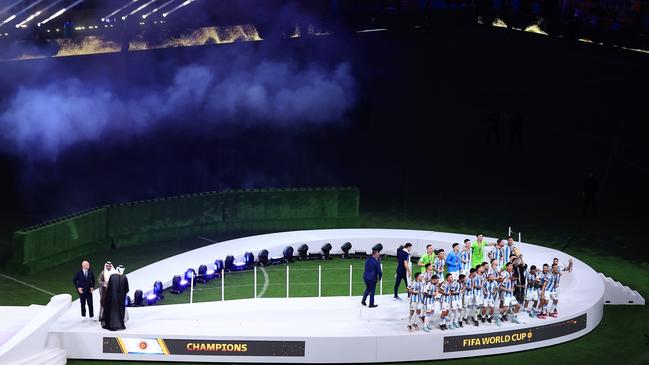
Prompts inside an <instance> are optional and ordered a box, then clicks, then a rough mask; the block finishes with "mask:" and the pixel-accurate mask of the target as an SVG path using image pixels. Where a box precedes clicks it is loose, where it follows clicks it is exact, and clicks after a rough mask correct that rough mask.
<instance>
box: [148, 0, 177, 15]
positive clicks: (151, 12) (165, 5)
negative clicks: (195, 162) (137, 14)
mask: <svg viewBox="0 0 649 365" xmlns="http://www.w3.org/2000/svg"><path fill="white" fill-rule="evenodd" d="M174 1H175V0H169V1H167V2H166V3H164V4H162V5H160V6H158V7H156V8H155V9H153V10H151V11H150V12H148V13H146V14H144V15H142V19H146V18H147V17H149V16H150V15H151V14H153V13H157V12H158V10H160V9H163V8H165V7H167V5H169V4H171V3H173V2H174Z"/></svg>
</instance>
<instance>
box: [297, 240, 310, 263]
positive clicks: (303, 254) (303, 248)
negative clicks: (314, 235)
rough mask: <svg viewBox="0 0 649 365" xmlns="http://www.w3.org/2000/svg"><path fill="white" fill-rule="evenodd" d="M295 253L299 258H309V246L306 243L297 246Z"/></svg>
mask: <svg viewBox="0 0 649 365" xmlns="http://www.w3.org/2000/svg"><path fill="white" fill-rule="evenodd" d="M297 254H298V256H299V257H300V260H308V258H309V246H307V244H306V243H303V244H301V245H300V247H298V248H297Z"/></svg>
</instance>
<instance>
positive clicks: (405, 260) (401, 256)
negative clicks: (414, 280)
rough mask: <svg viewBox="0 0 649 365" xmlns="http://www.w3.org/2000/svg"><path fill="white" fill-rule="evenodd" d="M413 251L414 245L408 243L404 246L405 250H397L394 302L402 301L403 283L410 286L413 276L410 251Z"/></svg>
mask: <svg viewBox="0 0 649 365" xmlns="http://www.w3.org/2000/svg"><path fill="white" fill-rule="evenodd" d="M411 250H412V243H410V242H408V243H406V244H405V245H403V248H402V249H400V250H397V275H396V282H395V283H394V300H401V298H399V285H401V281H402V280H403V281H405V282H406V286H408V281H409V280H410V277H411V276H412V274H411V273H410V251H411Z"/></svg>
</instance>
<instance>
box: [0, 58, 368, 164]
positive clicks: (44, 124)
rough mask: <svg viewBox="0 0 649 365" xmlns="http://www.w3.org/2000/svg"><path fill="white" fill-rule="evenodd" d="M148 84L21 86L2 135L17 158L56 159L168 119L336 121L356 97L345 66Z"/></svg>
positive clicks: (204, 70)
mask: <svg viewBox="0 0 649 365" xmlns="http://www.w3.org/2000/svg"><path fill="white" fill-rule="evenodd" d="M151 88H153V87H152V86H151V87H149V90H146V89H145V90H144V91H142V90H141V88H140V89H136V88H132V89H131V90H130V91H128V92H124V91H123V90H122V89H123V88H117V87H116V86H115V85H110V84H108V85H97V84H94V83H93V84H90V85H89V84H88V83H84V82H82V81H81V80H79V79H76V78H65V79H61V80H54V81H52V82H50V83H48V84H47V85H46V86H44V87H19V88H18V89H17V90H16V92H15V93H13V94H12V95H11V97H10V98H9V99H8V101H7V103H5V104H6V107H5V108H4V110H0V137H1V138H2V139H3V140H5V143H7V146H8V147H9V148H10V150H11V151H12V152H14V153H16V154H18V155H21V156H23V157H27V158H29V159H32V160H44V159H49V160H55V159H56V158H57V157H58V156H59V155H60V154H61V153H62V152H63V151H65V150H67V149H69V148H71V147H73V146H75V145H77V144H79V143H95V142H99V141H102V142H103V141H105V140H109V139H120V140H123V139H128V138H132V137H135V136H137V135H139V134H142V133H147V132H150V131H152V130H154V129H156V128H160V127H163V123H164V124H174V125H181V126H183V127H187V128H191V126H192V124H193V123H198V122H208V123H214V124H218V123H223V124H225V123H236V124H243V123H259V124H274V125H281V126H290V125H295V124H300V123H306V124H318V123H331V122H338V121H340V120H342V118H343V117H344V115H345V113H346V112H347V111H349V110H350V109H351V108H352V106H353V105H354V103H355V94H356V82H355V80H354V78H353V76H352V73H351V70H350V67H349V65H348V64H345V63H342V64H339V65H337V66H335V67H333V68H327V67H324V66H318V65H308V66H306V67H300V66H298V65H297V64H294V63H287V62H277V61H262V62H260V63H259V64H257V65H255V66H249V67H236V68H232V69H219V68H217V67H215V66H206V65H189V66H184V67H181V68H179V69H178V70H177V71H176V72H175V75H174V76H173V78H172V80H171V82H170V83H169V84H168V85H167V86H166V87H160V88H159V91H156V90H151ZM115 90H120V92H116V91H115ZM7 146H5V147H7Z"/></svg>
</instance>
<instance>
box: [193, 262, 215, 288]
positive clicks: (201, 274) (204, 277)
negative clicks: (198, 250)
mask: <svg viewBox="0 0 649 365" xmlns="http://www.w3.org/2000/svg"><path fill="white" fill-rule="evenodd" d="M213 273H214V271H212V272H211V273H210V274H208V273H207V265H205V264H202V265H200V266H199V267H198V275H197V276H196V279H195V281H198V282H199V283H203V284H205V283H207V282H208V281H210V279H211V278H212V274H213Z"/></svg>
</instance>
